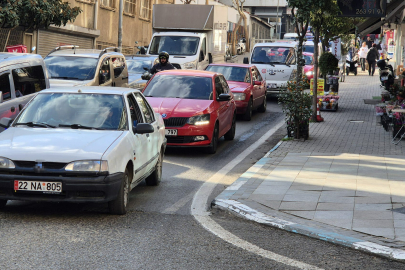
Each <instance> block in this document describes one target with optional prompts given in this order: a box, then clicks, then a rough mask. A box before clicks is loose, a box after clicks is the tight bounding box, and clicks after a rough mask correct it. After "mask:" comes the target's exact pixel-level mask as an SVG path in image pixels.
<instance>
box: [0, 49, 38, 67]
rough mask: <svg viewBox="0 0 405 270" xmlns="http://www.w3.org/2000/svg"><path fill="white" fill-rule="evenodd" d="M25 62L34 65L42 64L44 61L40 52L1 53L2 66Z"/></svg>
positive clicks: (0, 61)
mask: <svg viewBox="0 0 405 270" xmlns="http://www.w3.org/2000/svg"><path fill="white" fill-rule="evenodd" d="M24 62H28V63H29V64H32V65H41V64H42V63H43V58H42V57H41V56H40V55H39V54H31V53H7V52H3V53H0V65H1V66H8V65H12V64H22V63H24Z"/></svg>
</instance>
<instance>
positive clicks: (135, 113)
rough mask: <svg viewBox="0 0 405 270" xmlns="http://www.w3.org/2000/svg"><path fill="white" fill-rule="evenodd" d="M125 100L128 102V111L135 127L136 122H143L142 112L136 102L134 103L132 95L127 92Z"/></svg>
mask: <svg viewBox="0 0 405 270" xmlns="http://www.w3.org/2000/svg"><path fill="white" fill-rule="evenodd" d="M127 101H128V104H129V111H130V114H131V121H132V125H133V126H134V127H136V125H137V124H138V123H144V121H143V117H142V113H141V111H140V110H139V107H138V104H137V103H136V101H135V98H134V96H133V95H131V94H129V95H128V96H127Z"/></svg>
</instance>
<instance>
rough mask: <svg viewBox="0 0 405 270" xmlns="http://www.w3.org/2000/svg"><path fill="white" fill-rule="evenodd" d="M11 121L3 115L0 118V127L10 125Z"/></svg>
mask: <svg viewBox="0 0 405 270" xmlns="http://www.w3.org/2000/svg"><path fill="white" fill-rule="evenodd" d="M11 122H13V119H11V118H8V117H3V118H1V119H0V127H3V128H9V127H10V125H11Z"/></svg>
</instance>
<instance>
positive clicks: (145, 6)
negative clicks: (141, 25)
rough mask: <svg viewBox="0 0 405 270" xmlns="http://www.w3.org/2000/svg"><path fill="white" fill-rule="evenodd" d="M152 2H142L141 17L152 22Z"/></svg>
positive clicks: (145, 0) (149, 0)
mask: <svg viewBox="0 0 405 270" xmlns="http://www.w3.org/2000/svg"><path fill="white" fill-rule="evenodd" d="M151 4H152V3H151V0H141V12H140V14H139V17H140V18H142V19H145V20H150V19H151V16H152V12H151V11H152V8H151Z"/></svg>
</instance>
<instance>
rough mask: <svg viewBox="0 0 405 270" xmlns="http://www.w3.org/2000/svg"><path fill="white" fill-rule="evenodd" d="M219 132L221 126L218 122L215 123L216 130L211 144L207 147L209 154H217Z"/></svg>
mask: <svg viewBox="0 0 405 270" xmlns="http://www.w3.org/2000/svg"><path fill="white" fill-rule="evenodd" d="M218 133H219V127H218V124H215V128H214V132H213V134H212V139H211V145H210V146H209V147H208V148H207V149H206V152H207V153H208V154H215V153H216V152H217V148H218V139H219V138H218Z"/></svg>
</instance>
